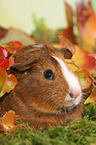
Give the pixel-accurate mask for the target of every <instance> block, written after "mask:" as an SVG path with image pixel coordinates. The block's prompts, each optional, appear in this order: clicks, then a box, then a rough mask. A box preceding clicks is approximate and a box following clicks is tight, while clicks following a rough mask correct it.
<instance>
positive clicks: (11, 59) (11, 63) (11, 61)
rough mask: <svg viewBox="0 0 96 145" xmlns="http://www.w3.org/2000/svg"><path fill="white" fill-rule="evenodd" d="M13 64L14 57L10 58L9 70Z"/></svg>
mask: <svg viewBox="0 0 96 145" xmlns="http://www.w3.org/2000/svg"><path fill="white" fill-rule="evenodd" d="M13 64H14V57H13V56H10V57H9V66H8V68H7V70H9V68H10V66H12V65H13Z"/></svg>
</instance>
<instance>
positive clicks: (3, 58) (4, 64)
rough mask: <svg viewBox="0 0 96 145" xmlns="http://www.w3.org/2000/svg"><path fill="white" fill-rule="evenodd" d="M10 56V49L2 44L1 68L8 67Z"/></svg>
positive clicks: (0, 52)
mask: <svg viewBox="0 0 96 145" xmlns="http://www.w3.org/2000/svg"><path fill="white" fill-rule="evenodd" d="M7 56H8V51H7V50H6V49H5V48H3V47H1V46H0V68H3V69H5V68H7V67H8V65H9V60H8V59H7V58H6V57H7Z"/></svg>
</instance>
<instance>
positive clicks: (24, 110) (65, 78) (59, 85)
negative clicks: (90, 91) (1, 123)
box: [0, 44, 83, 128]
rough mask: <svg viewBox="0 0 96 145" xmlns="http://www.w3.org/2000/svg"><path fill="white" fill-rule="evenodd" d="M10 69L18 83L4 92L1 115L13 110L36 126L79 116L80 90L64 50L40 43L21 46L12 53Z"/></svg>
mask: <svg viewBox="0 0 96 145" xmlns="http://www.w3.org/2000/svg"><path fill="white" fill-rule="evenodd" d="M10 71H12V72H13V73H14V75H15V76H16V77H17V80H18V84H17V86H16V87H15V89H14V90H13V91H11V92H10V93H9V94H7V95H5V97H4V99H3V101H2V103H1V111H0V114H1V115H2V114H4V112H5V111H8V110H14V111H15V112H16V114H17V115H18V116H19V117H20V118H21V119H22V120H23V121H25V122H28V123H29V125H30V126H32V127H35V128H37V127H48V125H52V126H60V125H63V124H64V123H65V122H70V121H72V120H73V119H75V118H81V117H82V112H83V98H82V90H81V87H80V84H79V80H78V78H77V77H76V76H75V74H74V73H73V72H72V71H71V69H70V68H69V67H68V66H67V64H66V63H65V60H64V53H63V51H61V50H55V49H51V48H48V47H47V46H44V45H40V44H39V45H33V46H27V47H24V48H23V49H21V50H20V52H19V53H18V54H16V55H15V64H14V65H13V66H12V67H11V69H10Z"/></svg>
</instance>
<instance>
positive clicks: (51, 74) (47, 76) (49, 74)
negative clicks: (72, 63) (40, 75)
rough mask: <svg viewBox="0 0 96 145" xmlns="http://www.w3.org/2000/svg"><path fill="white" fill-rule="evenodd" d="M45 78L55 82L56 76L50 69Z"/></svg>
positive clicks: (45, 73)
mask: <svg viewBox="0 0 96 145" xmlns="http://www.w3.org/2000/svg"><path fill="white" fill-rule="evenodd" d="M44 77H45V79H48V80H54V74H53V71H52V70H50V69H48V70H46V71H45V72H44Z"/></svg>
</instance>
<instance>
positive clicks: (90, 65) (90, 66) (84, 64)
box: [72, 45, 96, 72]
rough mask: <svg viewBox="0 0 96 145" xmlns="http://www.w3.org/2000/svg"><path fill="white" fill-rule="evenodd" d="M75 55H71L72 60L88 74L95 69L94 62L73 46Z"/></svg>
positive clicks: (77, 47)
mask: <svg viewBox="0 0 96 145" xmlns="http://www.w3.org/2000/svg"><path fill="white" fill-rule="evenodd" d="M75 49H76V53H75V55H73V57H72V60H73V61H74V62H75V63H76V65H78V66H79V67H80V68H82V69H85V70H87V71H89V72H91V71H93V70H94V68H95V66H96V65H95V60H94V59H93V58H92V57H90V56H89V55H88V52H87V51H85V50H83V49H81V48H80V47H79V46H77V45H75Z"/></svg>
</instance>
